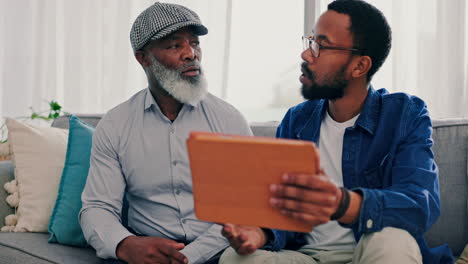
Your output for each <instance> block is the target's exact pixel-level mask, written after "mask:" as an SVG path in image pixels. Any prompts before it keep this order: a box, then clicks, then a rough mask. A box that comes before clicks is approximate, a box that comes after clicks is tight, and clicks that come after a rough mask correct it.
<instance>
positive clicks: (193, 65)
mask: <svg viewBox="0 0 468 264" xmlns="http://www.w3.org/2000/svg"><path fill="white" fill-rule="evenodd" d="M190 67H196V68H198V69H200V72H201V71H202V67H201V64H200V62H199V61H196V60H194V61H191V62H187V63H186V64H184V66H182V67H180V68H179V69H177V72H179V73H182V72H184V71H185V70H187V69H188V68H190Z"/></svg>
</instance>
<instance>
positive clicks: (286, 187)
mask: <svg viewBox="0 0 468 264" xmlns="http://www.w3.org/2000/svg"><path fill="white" fill-rule="evenodd" d="M270 190H271V193H272V196H273V197H272V198H271V199H270V204H271V205H272V206H273V207H275V208H277V209H279V210H280V211H281V213H282V214H284V215H286V216H289V217H292V218H294V219H297V220H300V221H302V222H306V223H308V224H311V225H313V226H317V225H320V224H324V223H327V222H328V221H329V220H330V216H331V215H332V214H334V213H335V212H336V210H337V208H338V206H339V203H340V200H341V195H342V194H341V191H340V189H339V188H338V187H337V186H336V184H335V183H333V182H332V181H331V180H330V178H329V177H327V176H326V175H324V173H323V171H321V172H320V173H319V174H315V175H312V174H286V175H283V177H282V184H279V185H276V184H273V185H271V186H270Z"/></svg>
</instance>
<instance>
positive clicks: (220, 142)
mask: <svg viewBox="0 0 468 264" xmlns="http://www.w3.org/2000/svg"><path fill="white" fill-rule="evenodd" d="M187 149H188V154H189V161H190V169H191V172H192V184H193V197H194V206H195V215H196V216H197V218H198V219H200V220H203V221H209V222H216V223H233V224H240V225H250V226H259V227H264V228H272V229H283V230H289V231H297V232H310V231H311V230H312V226H311V225H308V224H306V223H303V222H301V221H298V220H295V219H292V218H290V217H287V216H284V215H282V214H281V213H280V212H279V210H278V209H275V208H273V207H271V205H270V203H269V199H270V198H271V194H270V190H269V186H270V185H271V184H279V183H280V182H281V176H282V175H283V174H284V173H290V172H292V173H315V172H317V164H315V161H316V160H318V159H316V158H317V155H318V150H317V148H316V147H315V145H314V143H312V142H309V141H300V140H290V139H276V138H267V137H249V136H234V135H225V134H215V133H207V132H191V133H190V136H189V138H188V139H187Z"/></svg>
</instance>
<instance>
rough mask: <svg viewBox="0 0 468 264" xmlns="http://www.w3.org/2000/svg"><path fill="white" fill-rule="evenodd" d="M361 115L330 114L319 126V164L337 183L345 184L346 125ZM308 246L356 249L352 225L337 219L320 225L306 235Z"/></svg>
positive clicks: (325, 248) (314, 247)
mask: <svg viewBox="0 0 468 264" xmlns="http://www.w3.org/2000/svg"><path fill="white" fill-rule="evenodd" d="M358 117H359V115H357V116H355V117H353V118H352V119H350V120H348V121H346V122H343V123H338V122H336V121H335V120H333V118H331V116H330V115H329V114H328V111H327V113H326V115H325V117H324V119H323V120H322V124H321V126H320V138H319V142H318V143H319V153H320V165H321V167H322V168H323V170H324V171H325V174H327V175H328V177H330V178H331V179H332V181H334V182H335V183H336V184H337V185H338V186H343V173H342V170H341V168H342V167H341V155H342V153H343V137H344V133H345V130H346V128H348V127H352V126H353V125H354V123H355V122H356V120H357V118H358ZM306 239H307V242H308V245H307V246H305V247H307V248H313V249H321V250H347V249H354V247H355V246H356V240H355V238H354V235H353V231H352V229H350V228H344V227H342V226H340V225H339V224H338V222H337V221H330V222H328V223H326V224H323V225H319V226H317V227H315V228H314V230H312V232H310V233H309V234H307V236H306Z"/></svg>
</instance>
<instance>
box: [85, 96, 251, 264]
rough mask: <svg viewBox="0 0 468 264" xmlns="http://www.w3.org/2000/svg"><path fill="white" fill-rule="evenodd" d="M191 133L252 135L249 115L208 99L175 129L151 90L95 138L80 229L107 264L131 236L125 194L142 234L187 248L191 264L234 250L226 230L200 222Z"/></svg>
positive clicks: (188, 109) (183, 114)
mask: <svg viewBox="0 0 468 264" xmlns="http://www.w3.org/2000/svg"><path fill="white" fill-rule="evenodd" d="M190 131H210V132H218V133H228V134H239V135H252V132H251V130H250V128H249V126H248V124H247V122H246V120H245V119H244V118H243V117H242V115H241V114H240V113H239V112H238V111H237V110H236V109H235V108H234V107H232V106H231V105H229V104H228V103H226V102H224V101H222V100H221V99H219V98H217V97H215V96H213V95H211V94H208V95H207V96H206V97H205V99H203V100H202V101H201V102H199V103H198V104H196V105H187V104H185V105H183V107H182V109H181V111H180V113H179V115H178V116H177V118H176V119H175V120H174V122H171V121H170V120H169V119H168V118H167V117H166V116H164V115H163V114H162V112H161V111H160V109H159V107H158V105H157V104H156V101H155V100H154V98H153V96H152V95H151V93H150V91H149V89H144V90H142V91H140V92H139V93H137V94H136V95H134V96H133V97H132V98H130V99H129V100H128V101H126V102H124V103H122V104H120V105H119V106H117V107H115V108H114V109H112V110H110V111H109V112H108V113H107V114H106V115H105V116H104V117H103V118H102V120H101V121H100V122H99V124H98V126H97V128H96V132H95V134H94V136H93V147H92V153H91V161H90V162H91V164H90V169H89V175H88V179H87V182H86V186H85V189H84V191H83V194H82V201H83V207H82V209H81V212H80V224H81V227H82V229H83V233H84V236H85V238H86V240H87V241H88V243H89V244H91V246H93V247H94V248H95V249H96V252H97V255H98V256H99V257H101V258H117V257H116V247H117V245H118V243H119V242H120V241H122V240H123V239H124V238H126V237H127V236H129V235H132V233H130V232H129V231H128V230H127V229H126V228H125V227H124V226H123V225H122V224H121V208H122V203H123V202H122V200H123V197H124V195H125V194H126V195H127V199H128V202H129V212H128V224H129V227H131V228H133V229H134V230H135V232H137V233H138V234H142V235H147V236H157V237H163V238H168V239H172V240H177V241H182V242H185V243H186V244H187V243H189V244H188V245H186V246H185V248H184V249H182V250H181V253H183V254H184V255H185V256H187V258H188V259H189V262H190V263H203V262H205V261H206V260H208V259H209V258H211V257H212V256H214V255H216V254H217V253H218V252H219V251H221V250H222V249H224V248H225V247H227V246H228V242H227V241H226V239H225V238H224V237H222V235H221V233H220V232H221V226H219V225H216V224H212V223H207V222H202V221H199V220H197V219H196V218H195V215H194V210H193V194H192V178H191V174H190V167H189V161H188V155H187V148H186V142H185V141H186V139H187V138H188V135H189V133H190Z"/></svg>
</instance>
